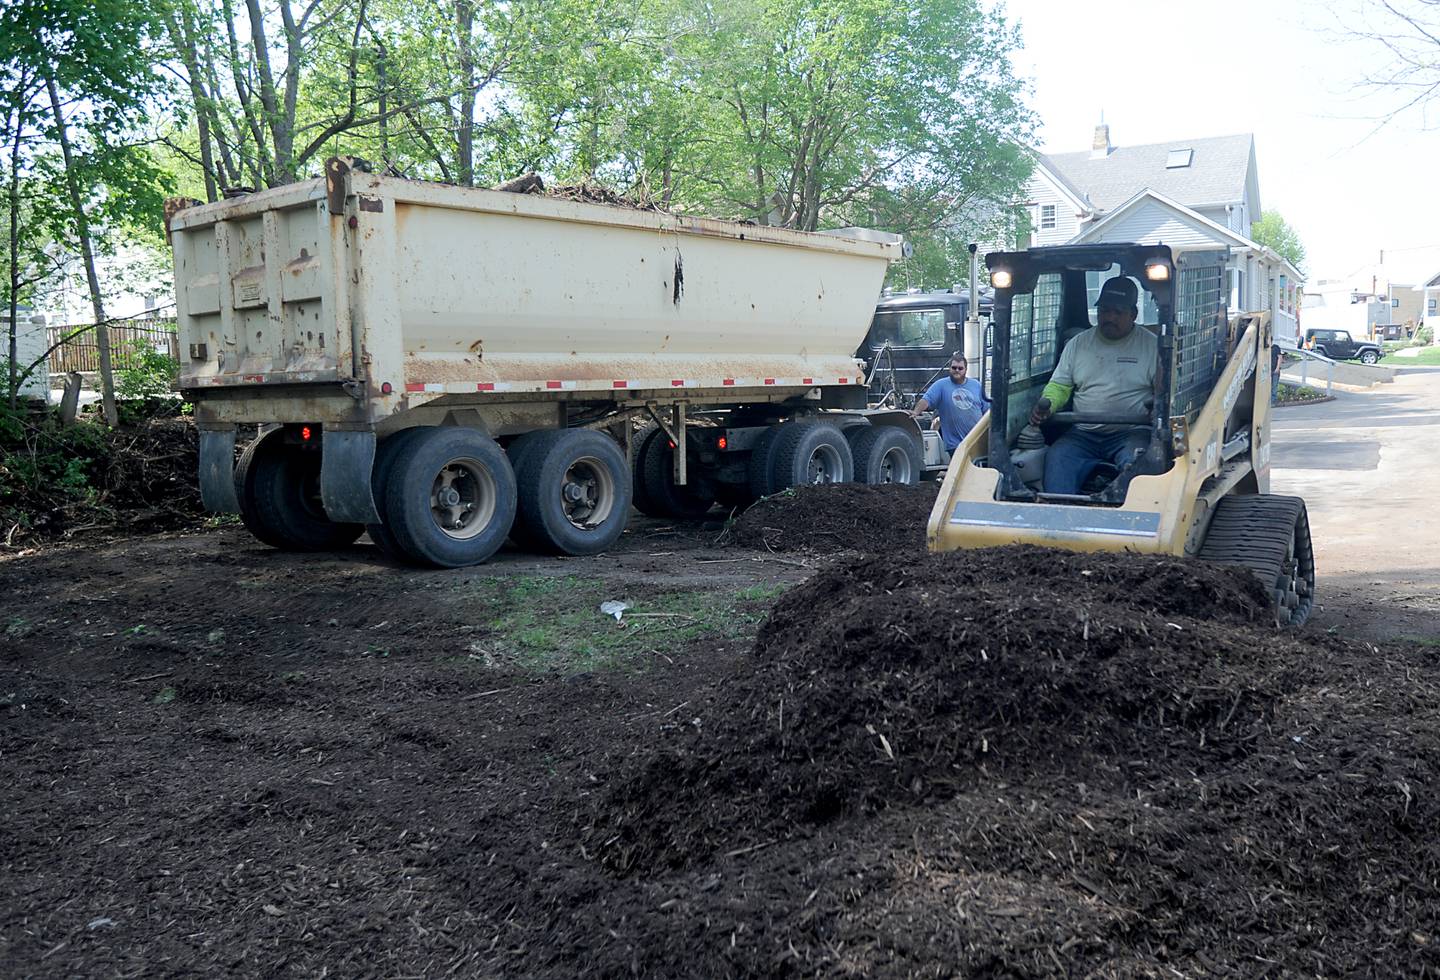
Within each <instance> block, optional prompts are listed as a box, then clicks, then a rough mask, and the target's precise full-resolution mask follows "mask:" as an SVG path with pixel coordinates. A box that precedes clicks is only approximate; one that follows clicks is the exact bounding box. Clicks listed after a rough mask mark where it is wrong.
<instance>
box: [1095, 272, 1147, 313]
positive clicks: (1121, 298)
mask: <svg viewBox="0 0 1440 980" xmlns="http://www.w3.org/2000/svg"><path fill="white" fill-rule="evenodd" d="M1138 292H1139V291H1138V290H1137V289H1136V287H1135V280H1134V279H1131V278H1130V277H1129V276H1113V277H1111V278H1110V279H1107V280H1105V285H1104V286H1101V287H1100V296H1099V298H1098V299H1096V300H1095V308H1096V309H1097V310H1098V309H1099V308H1100V307H1102V306H1112V307H1115V308H1116V309H1124V310H1133V309H1135V306H1136V303H1135V298H1136V296H1137V295H1138Z"/></svg>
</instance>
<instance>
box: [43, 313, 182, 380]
mask: <svg viewBox="0 0 1440 980" xmlns="http://www.w3.org/2000/svg"><path fill="white" fill-rule="evenodd" d="M83 327H84V324H72V325H68V326H61V325H56V326H50V327H46V328H45V332H46V337H45V345H46V346H47V347H53V348H54V349H53V350H52V351H50V358H49V367H50V373H51V374H58V375H64V374H67V373H69V372H71V371H81V372H86V371H98V370H100V348H99V347H98V346H97V345H96V343H95V331H94V330H83ZM77 330H81V331H82V332H81V333H79V334H76V335H75V336H73V337H70V338H69V339H68V340H65V341H64V342H63V343H62V342H61V339H62V338H64V337H67V336H68V335H70V334H73V333H75V332H76V331H77ZM56 345H58V346H56ZM148 351H155V352H158V353H161V354H168V355H169V356H170V357H173V358H175V359H176V360H177V361H178V360H179V359H180V336H179V334H177V333H176V332H175V320H174V319H173V318H166V319H156V320H140V321H130V322H121V323H112V324H110V363H111V366H112V367H114V368H115V369H116V370H120V369H123V368H127V367H131V366H133V365H134V363H135V361H136V359H137V358H138V357H139V355H140V354H141V353H142V352H148Z"/></svg>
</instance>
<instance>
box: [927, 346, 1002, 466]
mask: <svg viewBox="0 0 1440 980" xmlns="http://www.w3.org/2000/svg"><path fill="white" fill-rule="evenodd" d="M965 370H966V365H965V355H964V354H962V353H961V352H959V351H956V352H955V353H954V354H953V355H951V357H950V376H949V377H948V378H941V379H940V380H938V381H936V382H935V383H934V384H933V385H931V386H930V387H929V388H927V389H926V390H925V394H923V395H921V396H920V400H919V401H917V402H916V403H915V407H914V408H913V409H911V411H910V417H911V418H915V417H916V416H918V415H920V414H922V413H923V412H925V411H927V410H929V409H930V407H931V406H932V405H933V406H934V408H935V421H937V422H938V423H940V438H941V439H943V440H944V441H945V450H946V452H951V453H953V452H954V451H955V447H956V446H958V445H960V442H961V440H962V439H964V438H965V436H966V435H968V434H969V433H970V430H971V429H973V428H975V423H976V422H979V421H980V417H981V416H983V415H984V414H985V413H986V412H988V411H990V402H989V401H988V400H987V399H986V398H985V389H983V388H981V387H980V383H979V382H978V381H974V380H971V379H968V378H966V377H965Z"/></svg>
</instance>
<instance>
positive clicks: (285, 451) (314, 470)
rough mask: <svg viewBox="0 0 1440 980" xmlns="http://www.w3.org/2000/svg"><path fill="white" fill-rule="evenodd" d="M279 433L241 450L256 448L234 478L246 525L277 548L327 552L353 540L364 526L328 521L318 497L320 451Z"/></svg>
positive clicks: (272, 433) (362, 530) (276, 431)
mask: <svg viewBox="0 0 1440 980" xmlns="http://www.w3.org/2000/svg"><path fill="white" fill-rule="evenodd" d="M279 434H280V430H279V429H276V430H274V431H273V432H271V433H267V438H265V440H264V442H263V444H260V445H257V446H253V447H248V448H247V449H246V452H247V453H248V452H250V448H254V449H255V452H254V454H253V455H252V456H251V458H250V459H249V460H248V461H247V462H246V463H245V474H244V477H243V480H241V481H237V482H243V484H244V486H245V489H246V500H245V502H244V503H242V504H241V505H240V507H241V520H243V521H245V526H246V527H248V528H250V530H251V533H252V534H254V535H255V536H256V537H257V538H259V539H260V540H261V541H264V542H265V543H266V544H269V545H272V546H274V547H276V548H279V549H281V550H282V551H331V550H333V549H335V548H343V547H345V546H346V545H349V544H352V543H354V541H355V539H356V538H358V537H360V535H361V534H362V533H363V532H364V530H365V525H364V524H341V523H337V522H335V521H332V520H331V519H330V518H329V517H327V516H326V515H325V508H324V505H322V504H321V502H320V453H318V452H315V451H314V450H305V449H301V448H299V447H296V446H287V445H285V444H283V443H282V442H281V440H280V437H279ZM257 442H259V440H257ZM247 514H248V517H247ZM262 531H263V535H262V533H261V532H262Z"/></svg>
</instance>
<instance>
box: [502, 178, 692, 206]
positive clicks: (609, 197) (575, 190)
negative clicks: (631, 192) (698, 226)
mask: <svg viewBox="0 0 1440 980" xmlns="http://www.w3.org/2000/svg"><path fill="white" fill-rule="evenodd" d="M494 190H497V191H509V192H511V193H513V194H539V195H542V196H544V197H553V198H558V199H560V200H563V201H579V202H580V203H582V204H608V205H610V206H611V207H617V208H629V209H630V210H632V211H664V210H665V209H664V208H662V207H661V206H660V205H659V204H657V203H656V202H655V201H653V200H649V199H648V198H639V197H633V196H628V195H625V194H621V193H619V192H618V191H613V190H611V189H610V188H608V187H604V186H602V185H600V184H596V183H592V182H590V181H585V182H583V183H579V184H550V185H547V184H546V183H545V181H544V179H543V178H541V177H540V175H539V174H536V173H527V174H525V175H523V176H520V177H516V178H515V179H514V180H507V181H506V182H505V183H503V184H500V185H498V186H496V187H495V188H494Z"/></svg>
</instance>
